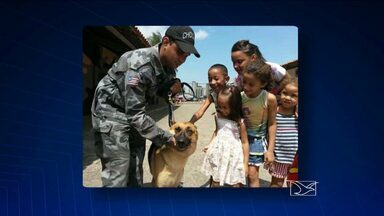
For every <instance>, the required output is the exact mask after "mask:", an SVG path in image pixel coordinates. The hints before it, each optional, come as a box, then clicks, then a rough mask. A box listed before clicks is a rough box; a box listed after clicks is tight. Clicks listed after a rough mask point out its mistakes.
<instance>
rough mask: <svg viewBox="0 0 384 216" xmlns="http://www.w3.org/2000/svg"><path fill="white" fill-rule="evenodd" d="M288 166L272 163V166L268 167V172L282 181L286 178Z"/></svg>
mask: <svg viewBox="0 0 384 216" xmlns="http://www.w3.org/2000/svg"><path fill="white" fill-rule="evenodd" d="M290 166H291V164H285V163H279V162H273V163H272V165H271V166H269V167H268V171H269V174H271V175H272V176H273V177H275V178H281V179H284V178H286V177H287V176H288V170H289V167H290Z"/></svg>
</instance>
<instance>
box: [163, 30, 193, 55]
mask: <svg viewBox="0 0 384 216" xmlns="http://www.w3.org/2000/svg"><path fill="white" fill-rule="evenodd" d="M165 36H167V37H170V38H172V39H173V40H174V41H175V42H176V44H177V46H178V47H179V48H180V49H181V50H182V51H183V52H185V53H193V54H195V56H196V57H197V58H199V57H200V54H199V52H197V50H196V48H195V33H194V32H193V30H192V28H191V27H189V26H170V27H169V28H168V29H167V31H166V32H165Z"/></svg>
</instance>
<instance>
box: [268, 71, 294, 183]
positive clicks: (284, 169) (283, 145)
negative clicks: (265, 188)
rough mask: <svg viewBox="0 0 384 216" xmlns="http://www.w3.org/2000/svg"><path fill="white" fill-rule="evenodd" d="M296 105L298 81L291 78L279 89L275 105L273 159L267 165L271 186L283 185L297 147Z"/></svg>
mask: <svg viewBox="0 0 384 216" xmlns="http://www.w3.org/2000/svg"><path fill="white" fill-rule="evenodd" d="M297 105H298V81H297V78H291V79H290V80H288V81H287V82H286V83H285V85H284V87H283V89H282V91H281V104H280V105H279V106H278V107H277V114H276V140H275V149H274V154H275V161H274V162H273V163H272V164H271V165H270V166H268V170H269V173H270V174H271V175H272V181H271V187H282V186H283V184H284V180H285V178H286V177H287V175H288V169H289V167H290V166H291V165H292V163H293V159H294V157H295V154H296V152H297V149H298V119H297V116H296V115H295V111H296V106H297Z"/></svg>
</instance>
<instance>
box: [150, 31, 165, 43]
mask: <svg viewBox="0 0 384 216" xmlns="http://www.w3.org/2000/svg"><path fill="white" fill-rule="evenodd" d="M162 38H163V37H162V36H161V34H160V32H153V33H152V36H149V37H148V38H147V40H148V42H149V43H150V44H151V46H153V45H155V44H158V43H160V42H161V39H162Z"/></svg>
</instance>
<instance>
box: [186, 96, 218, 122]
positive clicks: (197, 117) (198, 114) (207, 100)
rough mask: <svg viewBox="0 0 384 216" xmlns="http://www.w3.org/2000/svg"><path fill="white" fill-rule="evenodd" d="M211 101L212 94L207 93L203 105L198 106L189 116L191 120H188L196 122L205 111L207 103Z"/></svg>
mask: <svg viewBox="0 0 384 216" xmlns="http://www.w3.org/2000/svg"><path fill="white" fill-rule="evenodd" d="M212 102H213V100H212V96H210V95H208V97H207V99H205V101H204V103H203V105H201V106H200V108H199V110H197V112H195V114H193V116H192V117H191V120H189V121H190V122H191V123H192V124H194V123H195V122H197V120H199V119H200V118H201V117H202V116H203V115H204V113H205V111H206V110H207V109H208V107H209V105H211V103H212Z"/></svg>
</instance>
